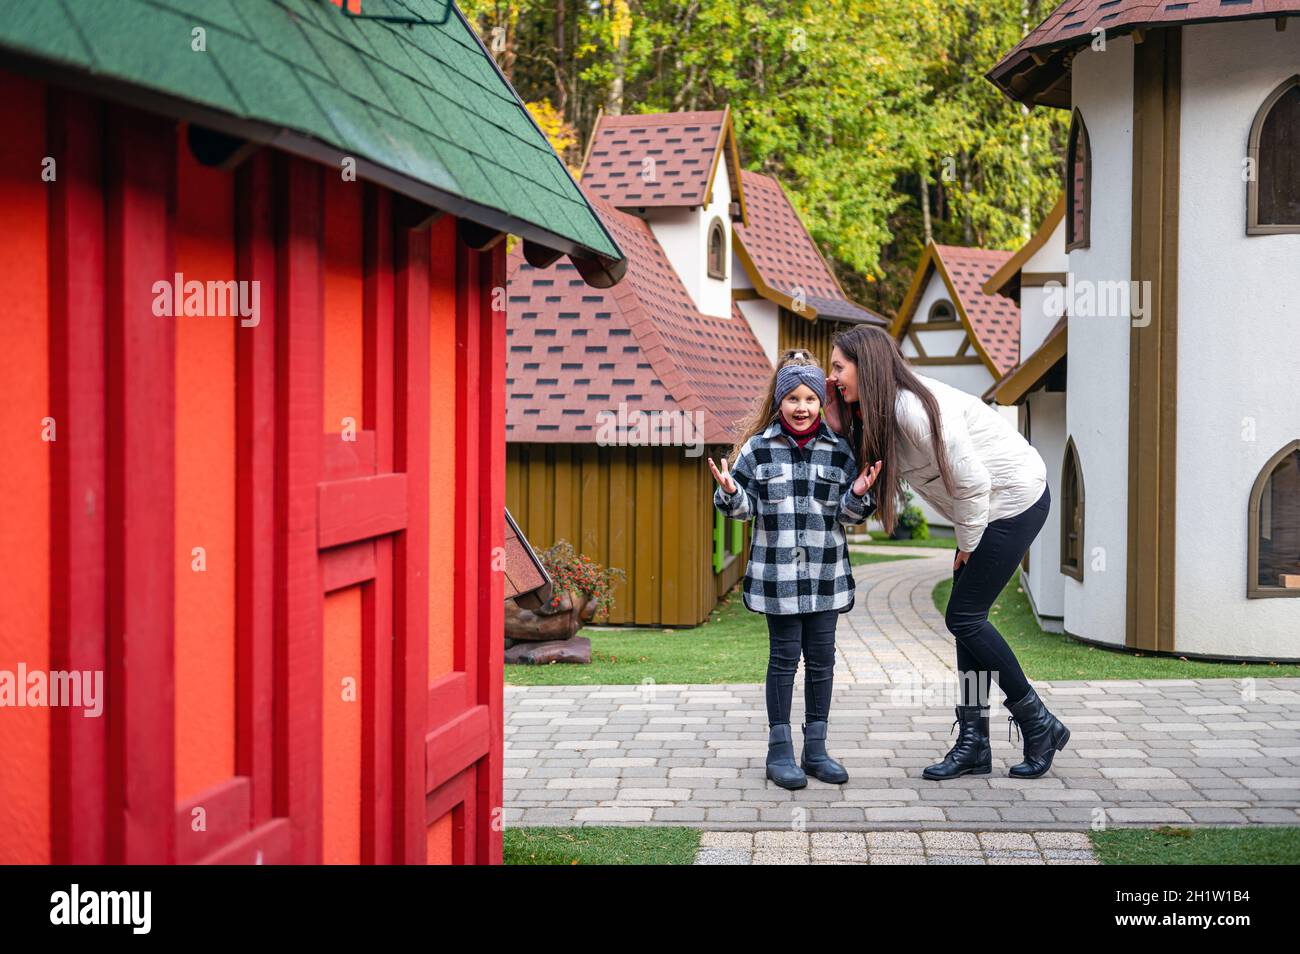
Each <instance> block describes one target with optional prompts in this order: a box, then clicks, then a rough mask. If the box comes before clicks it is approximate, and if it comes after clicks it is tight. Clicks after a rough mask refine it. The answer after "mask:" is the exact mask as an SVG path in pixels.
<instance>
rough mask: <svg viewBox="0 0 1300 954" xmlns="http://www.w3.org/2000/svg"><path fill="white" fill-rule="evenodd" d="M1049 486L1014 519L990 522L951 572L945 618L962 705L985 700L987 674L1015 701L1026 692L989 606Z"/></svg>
mask: <svg viewBox="0 0 1300 954" xmlns="http://www.w3.org/2000/svg"><path fill="white" fill-rule="evenodd" d="M1051 503H1052V501H1051V496H1050V494H1049V493H1048V491H1047V488H1046V487H1044V488H1043V495H1042V496H1041V497H1039V498H1038V502H1037V503H1036V504H1034V505H1033V506H1032V507H1030V508H1029V509H1028V510H1026V511H1024V512H1023V513H1018V514H1016V515H1015V516H1014V517H1003V518H1002V519H1001V520H993V521H990V523H989V525H988V526H987V527H985V529H984V536H983V537H981V538H980V542H979V545H978V546H977V547H975V550H974V551H973V552H972V553H971V555H970V558H969V559H967V561H966V562H965V563H964V564H962V565H961V566H960V567H958V568H957V569H956V570H954V571H953V577H952V580H953V582H952V597H951V598H950V599H949V600H948V612H947V613H946V614H945V616H944V622H945V623H947V624H948V632H950V633H952V635H953V637H954V638H955V639H956V641H957V675H958V678H959V679H960V681H961V701H962V705H967V706H970V705H981V706H987V705H988V704H989V677H990V675H991V676H992V677H993V679H995V680H996V681H997V684H998V686H999V687H1000V688H1001V689H1002V691H1003V692H1004V693H1006V697H1007V702H1008V703H1012V702H1018V701H1019V700H1021V699H1023V698H1024V696H1025V693H1027V692H1028V691H1029V680H1027V679H1026V678H1025V674H1024V671H1023V670H1022V669H1021V668H1020V663H1019V662H1017V661H1016V654H1015V653H1013V652H1012V651H1011V647H1010V646H1008V645H1007V641H1006V640H1005V639H1003V638H1002V634H1001V633H999V632H998V631H997V628H996V627H995V626H994V625H993V624H992V623H990V622H989V609H990V608H992V606H993V601H994V600H996V599H997V598H998V594H999V593H1001V592H1002V589H1003V587H1005V586H1006V585H1007V582H1008V581H1009V580H1010V579H1011V575H1012V574H1013V573H1015V571H1016V565H1017V564H1018V563H1019V562H1020V561H1021V560H1022V559H1023V558H1024V555H1025V552H1026V551H1027V550H1028V549H1029V544H1031V543H1032V542H1033V540H1034V537H1036V536H1038V531H1039V530H1041V529H1042V527H1043V524H1044V523H1045V522H1046V521H1047V512H1048V510H1050V509H1051Z"/></svg>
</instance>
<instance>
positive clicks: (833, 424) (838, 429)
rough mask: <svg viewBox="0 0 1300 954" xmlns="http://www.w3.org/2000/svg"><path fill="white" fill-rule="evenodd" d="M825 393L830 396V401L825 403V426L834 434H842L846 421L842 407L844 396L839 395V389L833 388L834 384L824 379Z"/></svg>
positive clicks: (828, 379)
mask: <svg viewBox="0 0 1300 954" xmlns="http://www.w3.org/2000/svg"><path fill="white" fill-rule="evenodd" d="M826 393H827V394H829V395H831V399H830V400H829V401H827V402H826V407H825V410H826V426H827V427H829V428H830V429H831V430H832V431H834V432H835V433H836V434H843V433H844V427H845V425H846V423H847V422H846V421H845V420H844V414H843V407H844V396H843V395H842V394H840V389H839V388H838V387H836V386H835V384H834V382H833V381H832V380H831V379H830V378H827V379H826Z"/></svg>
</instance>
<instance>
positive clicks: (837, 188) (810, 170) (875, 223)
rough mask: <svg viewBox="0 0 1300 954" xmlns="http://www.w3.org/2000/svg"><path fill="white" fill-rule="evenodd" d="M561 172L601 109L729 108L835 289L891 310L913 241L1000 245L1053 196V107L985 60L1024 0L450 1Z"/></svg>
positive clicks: (753, 165) (1019, 29) (908, 271)
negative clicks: (1019, 94)
mask: <svg viewBox="0 0 1300 954" xmlns="http://www.w3.org/2000/svg"><path fill="white" fill-rule="evenodd" d="M461 6H462V9H463V10H464V11H465V13H466V15H467V16H468V17H469V19H470V21H471V22H472V23H473V24H474V25H475V27H476V29H477V30H478V31H479V34H480V36H481V37H482V38H483V42H484V44H485V45H486V46H487V47H488V49H489V50H490V51H491V52H492V55H493V56H494V57H495V58H496V61H497V63H498V65H499V66H500V67H501V69H502V71H503V72H504V73H505V74H506V76H507V77H508V78H509V79H510V81H511V82H512V83H513V84H514V86H515V89H516V90H517V91H518V92H519V94H520V96H521V97H522V98H523V100H524V101H525V103H526V104H527V105H528V108H529V110H530V111H531V112H532V113H533V115H534V117H535V118H536V119H537V121H538V123H539V125H540V126H541V127H542V129H543V130H544V131H545V132H546V134H547V135H548V137H549V138H550V139H551V142H552V144H553V145H554V146H555V148H556V150H557V151H558V152H559V153H560V155H561V156H562V157H563V158H564V160H565V162H566V163H567V164H568V165H569V167H570V168H571V169H572V170H573V171H574V173H575V175H576V173H577V171H578V168H579V167H580V165H581V163H582V155H583V151H584V149H585V148H586V144H587V139H588V136H589V135H590V133H591V129H592V127H593V125H594V124H595V121H596V117H597V115H598V114H599V112H600V111H601V110H603V111H604V112H606V113H647V112H665V111H675V110H712V109H722V108H723V107H724V106H727V105H730V107H731V111H732V115H733V117H734V120H735V124H736V133H737V136H738V139H739V145H740V154H741V163H742V164H743V165H744V166H745V168H748V169H753V170H757V171H760V172H766V173H770V174H772V175H774V176H776V177H777V178H778V179H779V180H780V181H781V183H782V185H783V186H784V187H785V189H786V192H787V194H788V195H789V196H790V199H791V201H792V202H793V203H794V205H795V207H796V208H797V209H798V210H799V212H800V213H801V215H802V216H803V220H804V222H805V223H806V224H807V225H808V227H809V230H810V231H811V232H812V234H813V238H814V239H815V240H816V241H817V244H818V246H819V247H820V248H821V250H822V254H823V255H824V256H825V257H826V259H827V261H828V263H829V264H830V266H831V269H832V270H833V271H834V272H835V275H836V277H837V278H838V279H839V281H840V283H841V284H842V285H843V286H844V288H845V290H846V291H847V292H848V294H849V296H850V297H851V298H854V299H855V300H857V301H859V302H861V303H862V304H864V305H867V306H868V307H871V308H874V309H875V310H877V311H879V312H881V313H882V314H885V315H888V316H891V317H892V316H893V315H894V313H895V311H896V310H897V308H898V306H899V305H900V304H901V302H902V298H903V296H904V294H905V293H906V291H907V287H908V285H909V283H910V281H911V276H912V271H913V269H914V268H915V266H916V263H917V261H918V259H919V257H920V254H921V251H922V250H923V249H924V247H925V245H926V243H927V242H928V241H930V240H931V239H933V240H934V241H936V242H939V243H941V244H952V245H973V246H980V247H984V248H1015V247H1017V246H1018V245H1019V244H1020V243H1021V242H1023V241H1024V240H1025V239H1026V238H1028V236H1029V235H1030V234H1031V232H1032V231H1033V229H1034V227H1035V226H1036V225H1037V224H1038V222H1039V221H1041V219H1042V217H1043V216H1044V215H1046V213H1047V212H1048V211H1049V210H1050V209H1051V207H1052V205H1053V203H1055V201H1056V199H1057V197H1058V196H1059V194H1060V192H1061V182H1062V173H1063V158H1062V157H1063V155H1064V152H1065V148H1064V147H1065V137H1066V134H1067V126H1068V118H1069V117H1068V114H1067V113H1066V112H1065V111H1064V110H1054V109H1046V108H1038V109H1034V110H1027V109H1025V108H1023V107H1021V106H1019V105H1018V104H1015V103H1013V102H1011V101H1010V100H1008V99H1006V98H1005V97H1004V96H1003V95H1002V94H1001V93H1000V92H998V90H997V89H995V88H994V86H993V85H992V84H991V83H989V82H988V80H986V79H985V78H984V73H985V72H986V71H987V70H988V69H989V68H990V67H992V66H993V65H994V63H996V62H997V61H998V59H999V58H1000V57H1001V56H1003V55H1004V54H1005V53H1006V52H1007V51H1009V50H1010V49H1011V48H1012V47H1013V46H1015V45H1016V43H1017V42H1019V40H1020V38H1021V37H1022V36H1024V35H1025V33H1026V32H1028V30H1029V29H1030V28H1032V27H1034V26H1036V25H1037V24H1038V23H1039V22H1040V21H1041V20H1042V19H1043V18H1044V17H1045V16H1046V15H1047V14H1048V13H1049V12H1051V9H1052V7H1053V6H1055V0H1053V2H1039V0H819V2H815V3H807V2H800V0H785V2H779V0H509V2H507V0H461Z"/></svg>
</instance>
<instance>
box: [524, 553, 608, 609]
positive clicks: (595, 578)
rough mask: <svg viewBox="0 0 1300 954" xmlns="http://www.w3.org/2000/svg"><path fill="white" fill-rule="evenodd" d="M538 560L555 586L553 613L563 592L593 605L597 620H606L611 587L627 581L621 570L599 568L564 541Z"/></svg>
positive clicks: (552, 603) (552, 602)
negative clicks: (576, 595) (575, 595)
mask: <svg viewBox="0 0 1300 954" xmlns="http://www.w3.org/2000/svg"><path fill="white" fill-rule="evenodd" d="M537 556H538V557H539V558H540V559H541V561H542V566H544V567H546V572H547V573H549V574H550V575H551V581H552V582H553V583H554V588H553V589H552V592H551V608H552V609H554V608H556V607H557V606H559V605H560V603H561V601H562V599H563V595H564V593H565V592H567V591H573V592H575V593H581V594H582V595H583V596H584V597H586V598H587V599H589V600H593V601H594V603H595V613H596V615H597V616H602V617H603V616H606V615H608V614H609V610H610V608H611V607H612V606H613V605H614V587H615V586H616V585H617V584H619V583H622V582H623V581H625V580H626V579H627V573H626V572H625V571H624V570H620V569H617V568H616V567H607V566H601V565H600V564H599V563H597V562H596V561H595V560H592V559H590V558H589V557H586V556H583V555H582V554H581V553H578V552H577V551H576V550H574V549H573V544H571V543H569V542H568V541H567V540H556V541H555V543H553V544H552V545H551V546H550V547H548V548H547V549H545V550H543V551H542V552H541V553H539V554H537Z"/></svg>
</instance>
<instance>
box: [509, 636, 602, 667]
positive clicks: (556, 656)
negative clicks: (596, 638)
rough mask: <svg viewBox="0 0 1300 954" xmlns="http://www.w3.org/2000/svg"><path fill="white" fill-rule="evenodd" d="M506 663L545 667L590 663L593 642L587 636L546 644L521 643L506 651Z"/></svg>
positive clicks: (552, 641) (556, 640) (557, 640)
mask: <svg viewBox="0 0 1300 954" xmlns="http://www.w3.org/2000/svg"><path fill="white" fill-rule="evenodd" d="M506 662H508V663H518V664H521V665H532V666H544V665H546V664H548V663H584V664H585V663H590V662H591V640H590V639H588V638H587V637H586V636H574V637H573V638H571V639H555V640H551V641H549V642H544V643H519V644H518V645H515V646H512V647H510V648H509V649H507V650H506Z"/></svg>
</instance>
